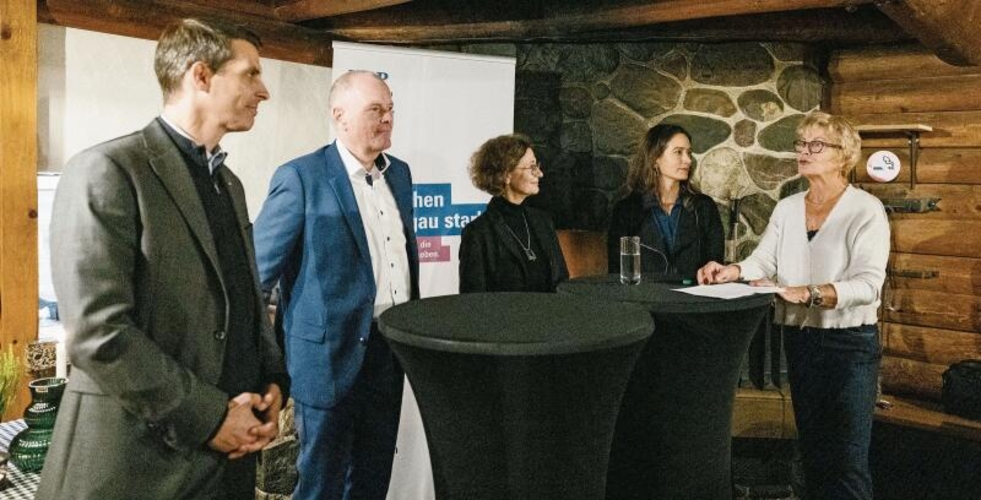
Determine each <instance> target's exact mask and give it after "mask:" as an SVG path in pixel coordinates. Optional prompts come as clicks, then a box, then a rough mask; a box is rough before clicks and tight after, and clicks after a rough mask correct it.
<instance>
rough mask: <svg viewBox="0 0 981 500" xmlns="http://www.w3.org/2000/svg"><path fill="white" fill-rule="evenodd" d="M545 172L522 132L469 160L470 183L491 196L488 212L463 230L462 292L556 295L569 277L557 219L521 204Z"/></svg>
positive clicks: (496, 141) (490, 144)
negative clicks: (551, 293)
mask: <svg viewBox="0 0 981 500" xmlns="http://www.w3.org/2000/svg"><path fill="white" fill-rule="evenodd" d="M544 175H545V174H544V173H543V172H542V169H541V166H540V165H539V164H538V161H537V160H536V159H535V152H534V151H532V149H531V140H530V139H529V138H528V137H525V136H523V135H520V134H513V135H502V136H500V137H495V138H493V139H491V140H489V141H487V142H485V143H484V144H483V145H482V146H480V149H478V150H477V152H476V153H474V155H473V157H472V158H471V160H470V179H471V180H472V181H473V185H474V186H476V187H477V188H478V189H480V190H482V191H485V192H487V193H488V194H490V195H492V196H493V198H491V200H490V203H488V204H487V211H486V212H484V213H483V214H481V215H480V216H479V217H477V218H476V219H474V220H473V221H471V222H470V223H469V224H467V225H466V226H465V227H464V228H463V238H462V241H461V242H460V293H471V292H554V291H555V286H556V285H557V284H558V283H559V282H561V281H563V280H566V279H568V277H569V271H568V270H567V269H566V265H565V258H564V257H563V256H562V249H561V248H560V247H559V240H558V238H557V237H556V235H555V227H554V226H553V225H552V220H551V219H550V218H549V216H548V214H546V213H545V212H543V211H541V210H538V209H535V208H531V207H526V206H524V205H523V204H522V203H523V202H524V201H525V199H527V198H528V197H529V196H532V195H535V194H538V181H539V180H540V179H541V178H542V177H543V176H544Z"/></svg>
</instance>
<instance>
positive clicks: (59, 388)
mask: <svg viewBox="0 0 981 500" xmlns="http://www.w3.org/2000/svg"><path fill="white" fill-rule="evenodd" d="M67 383H68V379H66V378H57V377H50V378H39V379H37V380H34V381H31V382H30V383H28V384H27V387H28V389H30V390H31V404H30V406H28V407H27V410H26V411H25V412H24V422H25V423H27V428H26V429H24V430H22V431H20V433H18V434H17V435H16V436H15V437H14V439H13V441H11V442H10V461H11V463H13V464H14V465H16V466H17V468H18V469H20V470H22V471H24V472H38V471H40V470H41V467H43V466H44V456H45V455H46V454H47V453H48V446H49V445H50V444H51V434H52V432H53V430H54V423H55V418H56V417H57V416H58V405H59V404H60V403H61V396H62V394H64V393H65V386H66V385H67Z"/></svg>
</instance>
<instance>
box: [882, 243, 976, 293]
mask: <svg viewBox="0 0 981 500" xmlns="http://www.w3.org/2000/svg"><path fill="white" fill-rule="evenodd" d="M919 272H924V273H925V272H934V273H937V276H936V277H932V278H916V277H908V276H912V275H913V274H915V273H919ZM902 275H905V276H907V277H903V276H902ZM979 277H981V259H972V258H968V257H941V256H938V255H917V254H910V253H900V252H893V253H892V255H891V258H890V259H889V275H888V277H887V281H886V286H888V287H889V288H908V289H914V290H926V291H933V292H945V293H951V294H959V295H978V296H981V279H979Z"/></svg>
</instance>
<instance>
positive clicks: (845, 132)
mask: <svg viewBox="0 0 981 500" xmlns="http://www.w3.org/2000/svg"><path fill="white" fill-rule="evenodd" d="M811 128H816V129H818V130H821V131H822V132H824V133H825V134H826V135H827V136H828V142H833V143H836V144H840V145H841V149H837V148H835V151H837V152H838V158H839V159H841V175H842V176H843V177H845V178H848V175H849V174H850V173H851V171H852V169H854V168H855V165H857V164H858V160H859V159H860V158H861V157H862V138H861V137H859V135H858V131H856V130H855V127H854V126H853V125H852V123H851V122H850V121H848V119H847V118H845V117H843V116H837V115H831V114H828V113H825V112H823V111H814V112H811V113H810V114H808V115H807V116H805V117H804V119H803V120H802V121H801V122H800V124H799V125H797V137H798V138H800V137H801V136H803V134H804V132H805V131H807V130H808V129H811Z"/></svg>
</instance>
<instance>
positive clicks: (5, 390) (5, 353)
mask: <svg viewBox="0 0 981 500" xmlns="http://www.w3.org/2000/svg"><path fill="white" fill-rule="evenodd" d="M23 371H24V366H23V363H21V362H20V359H18V358H17V356H16V355H15V354H14V346H13V345H11V344H7V347H6V348H4V349H0V420H3V418H2V417H3V415H4V414H5V412H6V411H7V407H8V406H9V405H10V403H11V402H12V401H13V400H14V397H16V396H17V388H18V386H19V385H20V378H21V375H22V372H23Z"/></svg>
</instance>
